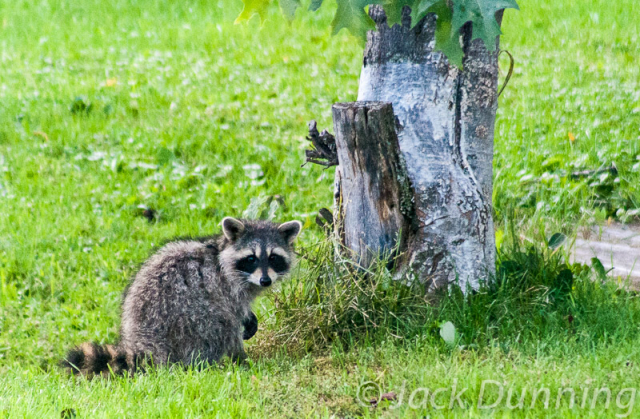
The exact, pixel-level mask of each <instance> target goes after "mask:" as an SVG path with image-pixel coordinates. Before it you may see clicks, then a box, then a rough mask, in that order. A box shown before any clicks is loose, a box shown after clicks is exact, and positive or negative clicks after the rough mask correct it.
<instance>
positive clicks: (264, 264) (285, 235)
mask: <svg viewBox="0 0 640 419" xmlns="http://www.w3.org/2000/svg"><path fill="white" fill-rule="evenodd" d="M301 229H302V223H300V221H289V222H286V223H283V224H274V223H270V222H267V221H248V220H236V219H235V218H231V217H227V218H225V219H224V220H222V232H223V234H224V236H225V237H226V239H227V241H228V245H227V246H225V249H224V250H223V251H222V252H221V253H220V261H221V263H222V265H223V266H224V267H225V270H227V272H229V271H232V272H233V273H234V274H235V275H238V276H240V277H241V278H243V279H244V280H246V281H247V282H249V283H251V284H253V285H255V286H258V287H265V288H266V287H269V286H271V284H273V283H274V282H275V281H276V280H278V278H280V277H281V276H283V275H285V274H287V273H288V272H289V270H290V268H291V266H292V264H293V262H294V257H293V256H294V253H293V248H292V245H293V242H294V241H295V239H296V237H297V236H298V234H299V233H300V230H301Z"/></svg>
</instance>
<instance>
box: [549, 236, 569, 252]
mask: <svg viewBox="0 0 640 419" xmlns="http://www.w3.org/2000/svg"><path fill="white" fill-rule="evenodd" d="M565 241H567V236H565V235H564V234H562V233H556V234H554V235H553V236H551V238H550V239H549V249H551V250H556V249H557V248H558V247H560V246H562V245H563V244H564V242H565Z"/></svg>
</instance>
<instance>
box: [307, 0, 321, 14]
mask: <svg viewBox="0 0 640 419" xmlns="http://www.w3.org/2000/svg"><path fill="white" fill-rule="evenodd" d="M320 6H322V0H311V4H310V5H309V11H310V12H315V11H316V10H318V9H319V8H320Z"/></svg>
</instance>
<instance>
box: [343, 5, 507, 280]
mask: <svg viewBox="0 0 640 419" xmlns="http://www.w3.org/2000/svg"><path fill="white" fill-rule="evenodd" d="M410 12H411V11H410V9H409V8H408V7H405V9H404V10H403V16H402V24H400V25H394V26H393V27H391V28H390V27H389V26H388V24H387V19H386V16H385V14H384V11H383V10H382V7H380V6H371V7H370V9H369V14H370V16H371V18H372V19H373V20H374V22H375V23H376V27H377V30H376V31H370V32H369V33H368V39H367V46H366V48H365V53H364V61H363V65H362V71H361V74H360V86H359V89H358V100H361V101H386V102H391V103H392V104H393V109H394V112H395V114H396V117H397V118H398V121H399V127H398V140H399V144H400V150H401V155H402V157H403V158H404V161H405V163H406V167H407V174H408V177H409V180H410V182H411V185H412V188H413V189H412V190H413V193H414V195H413V198H414V209H415V219H414V222H415V224H417V230H416V233H415V234H414V235H413V236H412V237H411V238H410V242H409V243H408V244H407V255H408V257H409V260H408V268H409V270H410V271H411V272H414V273H415V275H417V277H418V279H419V280H421V281H422V282H425V283H427V284H432V285H434V286H435V287H443V286H448V284H450V283H451V282H453V281H455V280H458V282H459V284H460V286H461V288H462V289H463V291H465V292H466V291H467V290H468V289H469V288H477V287H478V284H479V281H480V280H482V279H485V278H487V277H489V276H491V275H492V274H493V273H494V272H495V237H494V230H493V218H492V206H491V198H492V169H493V131H494V122H495V114H496V109H497V106H498V95H497V79H498V64H497V58H498V51H497V49H496V51H493V52H490V51H487V49H486V48H485V46H484V45H483V43H482V41H481V40H480V39H476V40H472V33H471V25H469V24H467V25H465V26H464V27H463V28H462V30H461V32H462V36H461V37H460V42H461V43H462V45H463V49H464V52H465V58H464V61H463V65H464V69H462V70H461V69H458V68H457V67H455V66H454V65H452V64H450V63H449V61H448V60H447V58H446V57H445V56H444V55H443V54H442V53H441V52H438V51H434V45H435V28H436V18H435V16H434V15H433V14H430V15H427V16H426V17H425V18H424V19H423V20H422V21H421V22H419V23H418V24H417V25H415V27H413V28H412V25H411V16H410ZM497 17H498V20H499V21H500V20H501V17H502V14H501V13H498V14H497ZM497 42H498V39H496V45H497ZM340 165H342V161H340Z"/></svg>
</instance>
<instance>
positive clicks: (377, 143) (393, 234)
mask: <svg viewBox="0 0 640 419" xmlns="http://www.w3.org/2000/svg"><path fill="white" fill-rule="evenodd" d="M333 126H334V131H335V140H336V148H337V154H338V162H339V166H338V168H337V170H336V191H335V208H336V215H337V217H336V218H337V222H336V228H337V229H338V230H339V235H340V237H341V239H342V243H343V244H344V245H345V246H346V247H348V248H349V249H351V251H353V253H354V256H355V258H354V259H355V260H356V261H357V262H358V263H359V264H360V265H361V266H363V267H367V266H369V264H370V263H371V262H372V261H373V260H374V259H376V258H379V257H384V258H391V260H392V258H393V256H394V255H392V254H391V252H392V251H393V250H394V249H398V248H402V247H404V246H403V243H399V242H398V240H401V241H402V242H406V239H407V238H408V237H409V235H410V231H411V220H412V218H413V206H412V205H413V204H412V202H411V199H412V191H411V188H410V185H409V180H408V177H407V173H406V169H405V166H404V163H403V159H402V156H401V152H400V146H399V144H398V137H397V135H396V121H395V116H394V114H393V107H392V105H391V104H390V103H388V102H352V103H336V104H334V105H333Z"/></svg>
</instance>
